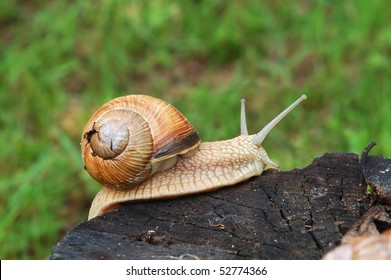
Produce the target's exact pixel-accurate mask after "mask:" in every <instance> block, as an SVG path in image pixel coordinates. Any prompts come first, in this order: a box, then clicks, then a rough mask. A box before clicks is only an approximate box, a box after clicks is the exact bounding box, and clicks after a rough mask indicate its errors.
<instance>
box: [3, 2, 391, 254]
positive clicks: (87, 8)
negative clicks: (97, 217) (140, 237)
mask: <svg viewBox="0 0 391 280" xmlns="http://www.w3.org/2000/svg"><path fill="white" fill-rule="evenodd" d="M390 26H391V9H390V8H389V2H388V1H376V0H372V1H367V0H359V1H289V2H288V1H274V0H273V1H257V0H254V1H251V0H242V1H239V0H238V1H229V2H228V1H223V0H220V1H201V0H198V1H179V0H177V1H173V0H156V1H116V0H104V1H103V0H102V1H81V0H80V1H39V0H35V1H7V0H3V1H0V27H1V29H0V30H1V34H0V40H1V44H0V104H1V110H0V144H1V149H0V163H1V169H0V258H1V259H9V258H11V259H15V258H16V259H44V258H47V257H48V255H50V249H51V247H52V246H53V245H55V244H56V243H57V241H58V240H60V238H61V237H62V236H63V235H64V234H65V233H66V231H67V230H68V229H69V228H71V227H72V226H74V225H76V224H77V223H79V222H81V221H83V220H84V219H86V217H87V213H88V208H89V205H90V202H91V201H92V198H93V196H94V195H95V193H97V191H98V189H99V188H100V186H99V185H98V184H97V183H95V182H94V181H93V180H92V179H91V178H90V177H89V175H88V174H87V173H86V172H85V171H84V170H83V166H82V163H81V157H80V152H79V142H80V137H81V132H82V129H83V127H84V125H85V123H86V121H87V119H88V118H89V116H90V115H91V114H92V113H93V112H94V111H95V110H96V109H97V108H98V107H99V106H100V105H101V104H103V103H104V102H106V101H109V100H110V99H112V98H114V97H117V96H120V95H125V94H130V93H147V94H150V95H154V96H157V97H161V98H163V99H165V100H167V101H169V102H171V103H172V104H174V105H175V106H177V107H178V108H179V109H180V110H181V111H182V112H183V113H184V115H185V116H187V117H188V119H189V120H190V121H191V122H192V123H193V124H194V126H195V127H196V128H197V129H198V131H199V132H200V135H201V138H202V139H203V140H204V141H211V140H221V139H227V138H232V137H234V136H236V135H238V133H239V109H240V99H241V98H242V97H245V98H247V100H248V102H247V105H248V116H247V118H248V122H249V130H250V132H256V131H257V130H259V129H261V128H262V127H263V126H264V125H265V124H266V123H267V122H268V121H269V120H271V119H272V118H273V117H274V116H275V115H277V114H278V113H279V112H280V111H281V110H282V109H284V108H285V107H286V106H288V105H289V104H290V103H291V102H292V101H293V100H295V99H296V98H298V97H299V96H300V95H301V94H303V93H306V94H307V95H308V99H307V100H306V101H305V102H303V103H302V104H301V105H300V106H299V107H298V108H296V109H295V110H294V111H293V112H292V113H290V114H289V115H288V117H287V118H286V119H284V121H282V122H281V123H280V124H279V125H278V126H277V127H276V128H275V129H274V130H273V132H272V133H271V134H270V135H269V136H268V137H267V138H266V140H265V143H264V147H265V149H266V150H267V151H268V153H269V156H270V157H271V158H272V159H273V160H274V161H275V162H277V163H279V164H280V166H281V169H282V170H289V169H292V168H295V167H297V168H301V167H304V166H306V165H307V164H309V163H310V162H311V161H312V160H313V158H314V157H317V156H320V155H322V154H324V153H325V152H333V151H339V152H356V153H361V151H362V150H363V148H364V147H365V146H366V145H367V144H368V143H369V142H370V141H372V140H374V141H376V142H377V143H378V146H376V148H375V149H374V150H373V153H374V154H375V153H376V154H382V155H384V156H387V157H390V156H391V145H390V141H389V135H390V128H391V98H390V97H391V28H390Z"/></svg>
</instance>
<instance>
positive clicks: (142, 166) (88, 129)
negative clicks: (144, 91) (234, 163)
mask: <svg viewBox="0 0 391 280" xmlns="http://www.w3.org/2000/svg"><path fill="white" fill-rule="evenodd" d="M199 144H200V138H199V135H198V133H197V131H196V130H195V129H194V127H193V126H192V125H191V124H190V122H189V121H188V120H187V119H186V118H185V117H184V116H183V115H182V114H181V113H180V112H179V111H178V110H177V109H176V108H175V107H174V106H172V105H170V104H169V103H167V102H165V101H163V100H160V99H157V98H154V97H151V96H146V95H128V96H123V97H119V98H116V99H113V100H112V101H110V102H108V103H106V104H105V105H103V106H102V107H101V108H100V109H98V111H96V112H95V113H94V114H93V115H92V117H91V118H90V120H89V121H88V122H87V125H86V126H85V128H84V131H83V136H82V139H81V153H82V158H83V164H84V168H85V169H86V170H87V171H88V173H89V174H90V175H91V176H92V177H93V178H94V179H95V180H96V181H98V182H99V183H101V184H102V185H103V186H105V187H107V188H111V189H117V190H124V189H128V188H131V187H133V186H135V185H138V184H139V183H140V182H143V181H144V180H146V178H148V177H150V176H151V175H152V174H154V173H155V172H157V171H162V170H166V169H168V168H170V167H172V166H173V165H174V164H175V163H176V162H177V159H178V156H190V155H191V154H192V152H193V151H194V150H195V149H196V148H197V147H198V145H199Z"/></svg>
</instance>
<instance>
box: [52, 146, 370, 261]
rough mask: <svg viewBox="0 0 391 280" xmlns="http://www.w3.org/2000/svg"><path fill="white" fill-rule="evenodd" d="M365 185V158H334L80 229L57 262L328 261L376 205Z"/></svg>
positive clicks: (139, 208)
mask: <svg viewBox="0 0 391 280" xmlns="http://www.w3.org/2000/svg"><path fill="white" fill-rule="evenodd" d="M369 158H371V157H369ZM362 182H363V166H362V165H361V164H360V161H359V156H358V155H357V154H350V153H328V154H325V155H324V156H322V157H319V158H316V159H315V160H314V161H313V162H312V163H311V164H310V165H309V166H308V167H306V168H304V169H294V170H292V171H289V172H278V171H275V170H267V171H266V172H264V174H262V176H259V177H256V178H253V179H251V180H249V181H247V182H244V183H241V184H238V185H235V186H232V187H227V188H223V189H221V190H218V191H214V192H210V193H205V194H199V195H194V196H188V197H182V198H178V199H175V200H164V201H149V202H140V203H131V204H124V205H121V206H120V208H119V210H118V211H115V212H110V213H107V214H105V215H102V216H100V217H97V218H95V219H92V220H90V221H85V222H82V223H80V224H79V225H77V226H75V227H74V228H72V229H71V230H70V231H69V232H68V233H67V235H66V236H65V237H64V239H63V240H61V241H60V242H59V243H58V244H57V246H55V247H54V248H53V250H52V255H51V256H50V257H49V258H50V259H183V258H185V259H320V258H321V257H322V255H324V253H325V252H327V251H329V250H330V249H331V248H333V247H335V246H336V245H337V244H338V242H339V241H340V240H341V238H342V236H343V235H344V234H345V233H346V232H347V231H348V230H349V228H350V227H351V226H352V225H353V224H354V223H355V222H356V221H357V220H359V218H360V217H361V216H362V215H363V213H364V212H365V211H366V210H368V209H369V208H370V207H371V206H372V204H373V202H374V201H375V200H374V199H373V198H372V197H371V196H368V195H367V193H366V185H365V184H362Z"/></svg>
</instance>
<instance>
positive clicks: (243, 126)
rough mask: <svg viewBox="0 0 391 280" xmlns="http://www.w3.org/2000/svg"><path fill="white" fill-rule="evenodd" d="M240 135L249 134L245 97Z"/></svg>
mask: <svg viewBox="0 0 391 280" xmlns="http://www.w3.org/2000/svg"><path fill="white" fill-rule="evenodd" d="M240 135H248V130H247V121H246V99H244V98H243V99H242V100H241V110H240Z"/></svg>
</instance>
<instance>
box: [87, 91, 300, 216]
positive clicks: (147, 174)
mask: <svg viewBox="0 0 391 280" xmlns="http://www.w3.org/2000/svg"><path fill="white" fill-rule="evenodd" d="M305 98H306V96H305V95H303V96H301V97H300V98H299V99H298V100H296V101H295V102H294V103H293V104H292V105H290V106H289V107H288V108H286V109H285V110H284V111H283V112H281V113H280V114H279V115H278V116H277V117H275V118H274V119H273V120H272V121H271V122H270V123H268V124H267V125H266V126H265V127H264V128H263V129H262V130H261V131H260V132H258V133H257V134H254V135H248V132H247V124H246V118H245V108H244V103H245V101H244V100H242V103H241V135H239V136H237V137H235V138H233V139H230V140H224V141H215V142H205V143H201V142H200V138H199V136H198V133H197V131H196V130H195V129H194V127H193V126H192V125H191V124H190V123H189V121H188V120H187V119H186V118H185V117H184V116H183V115H182V114H181V113H180V112H179V111H178V110H177V109H176V108H175V107H173V106H172V105H170V104H168V103H167V102H165V101H163V100H160V99H158V98H155V97H151V96H146V95H128V96H123V97H118V98H116V99H113V100H112V101H110V102H108V103H106V104H105V105H103V106H102V107H101V108H100V109H98V111H96V112H95V113H94V114H93V115H92V117H91V118H90V120H89V121H88V122H87V125H86V126H85V128H84V131H83V135H82V139H81V143H80V145H81V154H82V157H83V164H84V168H85V169H86V170H87V171H88V173H89V174H90V175H91V176H92V177H93V178H94V179H95V180H97V181H98V182H99V183H101V184H102V185H103V186H104V188H102V189H101V190H100V192H99V193H98V194H97V195H96V196H95V198H94V200H93V202H92V204H91V208H90V212H89V216H88V218H89V219H91V218H93V217H95V216H98V215H101V214H103V213H105V212H107V211H109V210H111V209H113V208H115V207H116V206H118V205H119V204H120V203H123V202H129V201H140V200H150V199H163V198H174V197H178V196H183V195H189V194H195V193H201V192H207V191H212V190H216V189H218V188H222V187H225V186H229V185H233V184H236V183H238V182H242V181H245V180H247V179H249V178H251V177H253V176H257V175H260V174H262V172H263V170H264V169H265V167H266V165H269V166H271V167H274V168H278V165H277V164H276V163H274V162H273V161H271V160H270V159H269V157H268V155H267V154H266V151H265V150H264V149H263V148H262V146H261V144H262V142H263V140H264V139H265V137H266V136H267V134H268V133H269V132H270V130H271V129H272V128H273V127H274V126H275V125H276V124H277V123H278V122H279V121H280V120H281V119H283V118H284V117H285V115H286V114H287V113H289V112H290V111H291V110H292V109H293V108H294V107H295V106H296V105H298V104H299V103H300V102H301V101H302V100H303V99H305Z"/></svg>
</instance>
